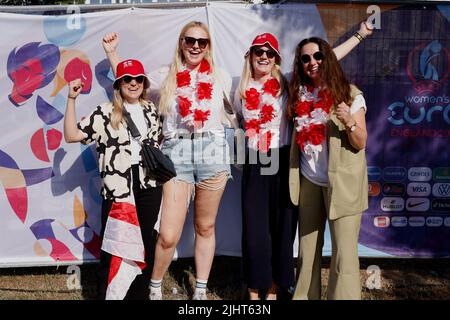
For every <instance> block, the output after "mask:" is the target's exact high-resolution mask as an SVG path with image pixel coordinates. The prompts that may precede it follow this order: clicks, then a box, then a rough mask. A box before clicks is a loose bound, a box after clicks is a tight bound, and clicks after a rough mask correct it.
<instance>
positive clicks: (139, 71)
mask: <svg viewBox="0 0 450 320" xmlns="http://www.w3.org/2000/svg"><path fill="white" fill-rule="evenodd" d="M125 76H130V77H138V76H144V88H148V87H150V81H149V80H148V78H147V75H146V74H145V71H144V66H143V65H142V63H141V62H140V61H139V60H134V59H127V60H124V61H121V62H119V64H118V65H117V72H116V80H115V81H114V83H113V86H114V88H117V87H118V85H119V80H120V79H122V78H123V77H125Z"/></svg>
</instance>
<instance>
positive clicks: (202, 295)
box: [192, 291, 208, 300]
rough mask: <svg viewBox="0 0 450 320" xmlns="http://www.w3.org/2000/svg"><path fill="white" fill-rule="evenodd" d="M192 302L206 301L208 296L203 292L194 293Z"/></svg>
mask: <svg viewBox="0 0 450 320" xmlns="http://www.w3.org/2000/svg"><path fill="white" fill-rule="evenodd" d="M192 300H208V296H207V295H206V292H204V291H199V292H198V291H196V292H195V293H194V296H193V297H192Z"/></svg>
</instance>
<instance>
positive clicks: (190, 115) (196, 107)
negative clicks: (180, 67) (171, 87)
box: [177, 59, 213, 129]
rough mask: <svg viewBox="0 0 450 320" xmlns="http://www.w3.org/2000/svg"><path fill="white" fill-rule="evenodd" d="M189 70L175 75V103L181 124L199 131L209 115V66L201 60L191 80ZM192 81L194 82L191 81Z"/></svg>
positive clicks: (211, 83) (210, 89)
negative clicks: (194, 76) (194, 77)
mask: <svg viewBox="0 0 450 320" xmlns="http://www.w3.org/2000/svg"><path fill="white" fill-rule="evenodd" d="M191 72H192V71H189V70H187V69H186V70H184V71H182V72H178V73H177V103H178V112H179V113H180V116H181V122H183V123H185V124H186V125H188V126H189V127H194V128H196V129H200V128H202V127H203V126H204V125H205V122H206V121H208V119H209V116H210V115H211V100H212V90H213V81H212V76H211V66H210V65H209V62H208V61H207V60H205V59H203V60H202V62H201V63H200V66H199V68H198V71H197V77H196V79H193V77H192V76H191ZM193 80H194V81H193Z"/></svg>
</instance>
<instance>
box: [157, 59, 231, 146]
mask: <svg viewBox="0 0 450 320" xmlns="http://www.w3.org/2000/svg"><path fill="white" fill-rule="evenodd" d="M215 73H216V75H218V77H216V79H214V80H213V81H214V83H213V92H212V99H211V113H210V116H209V119H208V121H206V122H205V124H204V126H203V127H202V128H201V132H213V133H216V134H222V135H223V134H224V126H223V123H222V120H223V107H224V106H223V92H224V90H225V91H226V92H227V94H228V96H229V93H230V91H231V82H232V80H231V76H230V75H229V74H228V73H227V72H226V71H225V70H223V69H221V68H218V67H215ZM168 74H169V67H168V66H164V67H162V68H160V69H157V70H155V71H153V72H151V73H150V74H148V77H149V78H150V83H151V85H150V89H151V91H150V94H151V95H152V98H153V99H154V98H155V96H157V92H156V90H157V91H159V90H160V89H161V85H162V83H163V82H164V80H165V79H166V78H167V76H168ZM191 76H192V78H193V79H196V71H195V70H194V71H192V72H191ZM217 78H218V79H217ZM163 117H164V121H163V128H162V132H163V135H164V138H167V139H170V138H173V137H174V136H175V135H176V134H177V133H178V132H179V131H180V132H181V133H183V132H186V131H189V132H191V131H192V128H189V127H188V126H186V125H184V124H183V123H181V116H180V114H179V113H178V110H177V101H176V95H175V94H174V96H173V102H172V107H171V111H170V112H169V114H164V115H163ZM197 131H199V130H197Z"/></svg>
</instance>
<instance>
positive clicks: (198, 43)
mask: <svg viewBox="0 0 450 320" xmlns="http://www.w3.org/2000/svg"><path fill="white" fill-rule="evenodd" d="M103 41H104V43H107V44H108V48H105V51H106V53H107V56H108V59H109V61H110V62H111V64H112V65H113V66H114V64H115V63H116V61H118V60H119V59H118V56H117V54H116V50H115V49H116V47H117V43H118V36H117V34H115V33H112V34H108V35H106V36H105V37H104V39H103ZM212 57H213V55H212V45H211V38H210V34H209V31H208V27H207V26H206V25H205V24H203V23H201V22H195V21H194V22H190V23H188V24H187V25H186V26H184V28H183V29H182V30H181V33H180V36H179V39H178V43H177V48H176V52H175V57H174V60H173V63H172V64H171V65H170V66H169V67H164V68H161V69H160V70H158V71H157V72H154V73H153V76H152V75H150V80H151V82H152V86H153V87H155V86H156V87H158V85H159V87H160V92H159V95H160V103H159V111H160V114H161V115H162V117H163V135H164V141H163V143H162V146H161V150H162V151H163V153H164V154H166V155H168V156H169V157H170V159H171V160H172V161H173V163H174V165H175V170H176V172H177V176H176V177H175V178H173V179H172V180H170V181H168V182H166V183H165V184H164V186H163V203H162V208H161V220H160V229H159V237H158V241H157V244H156V250H155V262H154V266H153V273H152V279H151V287H150V291H151V292H150V299H152V300H160V299H162V293H161V282H162V278H163V276H164V274H165V272H166V271H167V268H168V267H169V265H170V263H171V261H172V259H173V255H174V253H175V249H176V245H177V243H178V241H179V240H180V237H181V234H182V231H183V226H184V222H185V219H186V215H187V212H188V207H189V202H190V199H191V198H193V199H194V210H195V211H194V212H195V213H194V227H195V253H194V255H195V266H196V271H197V281H196V288H195V292H194V295H193V299H194V300H206V299H207V296H206V286H207V281H208V277H209V273H210V270H211V266H212V262H213V258H214V253H215V241H216V240H215V221H216V216H217V212H218V208H219V204H220V200H221V198H222V195H223V192H224V190H225V185H226V183H227V180H228V178H229V177H230V172H231V171H230V165H229V161H228V159H227V157H228V146H227V143H226V140H225V131H224V125H223V119H224V105H223V97H224V93H225V92H226V93H225V94H226V95H227V96H229V91H230V89H231V77H230V76H229V75H228V74H227V73H226V72H224V71H223V70H221V69H219V68H217V67H215V65H214V62H213V58H212Z"/></svg>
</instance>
